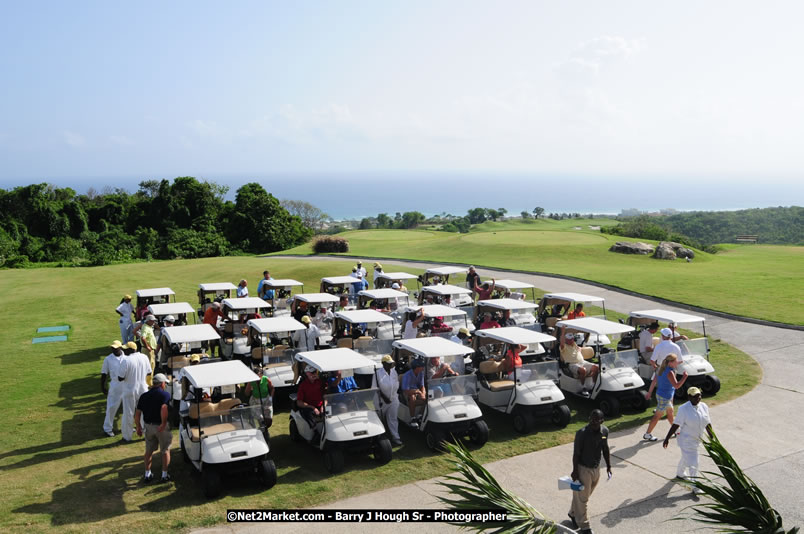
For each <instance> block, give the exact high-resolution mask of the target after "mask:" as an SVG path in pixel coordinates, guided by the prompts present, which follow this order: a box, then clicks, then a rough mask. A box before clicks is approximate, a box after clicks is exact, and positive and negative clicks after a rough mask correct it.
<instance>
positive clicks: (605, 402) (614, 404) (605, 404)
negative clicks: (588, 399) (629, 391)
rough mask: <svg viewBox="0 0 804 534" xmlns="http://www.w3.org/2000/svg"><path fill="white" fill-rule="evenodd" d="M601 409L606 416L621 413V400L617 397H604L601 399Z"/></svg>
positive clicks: (614, 415)
mask: <svg viewBox="0 0 804 534" xmlns="http://www.w3.org/2000/svg"><path fill="white" fill-rule="evenodd" d="M600 410H601V411H602V412H603V415H605V416H606V417H617V416H619V415H620V401H618V400H617V398H616V397H604V398H602V399H601V400H600Z"/></svg>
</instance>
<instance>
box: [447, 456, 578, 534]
mask: <svg viewBox="0 0 804 534" xmlns="http://www.w3.org/2000/svg"><path fill="white" fill-rule="evenodd" d="M444 448H445V449H446V450H447V452H449V453H450V454H452V456H453V457H454V465H455V470H456V471H457V472H458V473H459V475H449V476H447V477H444V478H445V479H446V481H444V482H440V484H441V486H443V487H444V488H446V489H447V490H448V491H449V493H450V495H451V497H452V498H450V497H441V496H439V497H438V500H439V501H441V502H442V503H444V504H446V505H447V506H449V507H450V508H453V509H458V510H478V509H500V510H505V511H506V512H508V521H506V522H505V523H503V524H500V523H497V524H494V523H487V524H483V523H452V524H453V525H455V526H459V527H462V528H465V529H468V530H474V531H476V532H491V533H492V534H503V533H506V534H520V533H521V534H525V533H533V534H554V533H555V532H556V531H557V529H561V530H562V531H564V532H567V531H568V530H567V529H565V527H563V526H560V525H557V524H556V523H555V522H553V521H551V520H549V519H547V518H545V517H544V516H543V515H542V514H541V513H539V511H538V510H536V509H535V508H534V507H533V506H531V505H530V504H529V503H528V502H526V501H525V500H523V499H522V498H520V497H518V496H517V495H514V494H513V493H511V492H509V491H508V490H506V489H505V488H503V487H502V486H500V484H499V483H498V482H497V480H496V479H495V478H494V476H493V475H492V474H491V473H489V472H488V471H487V470H486V469H485V468H484V467H483V466H482V465H480V464H479V463H478V462H477V461H476V460H475V459H474V457H472V454H471V453H470V452H469V451H468V450H466V448H464V447H463V445H461V444H460V443H458V444H451V443H445V444H444Z"/></svg>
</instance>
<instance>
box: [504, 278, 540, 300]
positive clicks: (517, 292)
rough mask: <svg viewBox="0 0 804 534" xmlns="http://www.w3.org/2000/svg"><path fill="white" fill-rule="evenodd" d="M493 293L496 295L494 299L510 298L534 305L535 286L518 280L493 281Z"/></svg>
mask: <svg viewBox="0 0 804 534" xmlns="http://www.w3.org/2000/svg"><path fill="white" fill-rule="evenodd" d="M528 290H530V291H528ZM494 293H496V294H498V296H495V298H511V299H514V300H524V301H527V302H533V303H534V304H535V303H536V286H534V285H533V284H529V283H527V282H520V281H519V280H495V281H494ZM528 297H530V298H528Z"/></svg>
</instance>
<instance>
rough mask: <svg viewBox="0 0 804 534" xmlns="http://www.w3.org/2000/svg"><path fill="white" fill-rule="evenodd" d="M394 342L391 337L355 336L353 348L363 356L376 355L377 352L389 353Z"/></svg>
mask: <svg viewBox="0 0 804 534" xmlns="http://www.w3.org/2000/svg"><path fill="white" fill-rule="evenodd" d="M393 343H394V340H393V339H365V338H357V339H355V340H354V342H353V344H354V350H355V352H359V353H360V354H362V355H364V356H377V355H379V354H391V350H392V347H391V345H392V344H393Z"/></svg>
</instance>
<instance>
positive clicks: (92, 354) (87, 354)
mask: <svg viewBox="0 0 804 534" xmlns="http://www.w3.org/2000/svg"><path fill="white" fill-rule="evenodd" d="M109 352H110V349H109V347H97V348H91V349H84V350H79V351H77V352H71V353H68V354H63V355H62V356H61V364H62V365H77V364H81V363H88V362H98V381H100V369H101V365H102V364H103V359H104V358H105V357H106V355H107V354H109Z"/></svg>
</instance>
